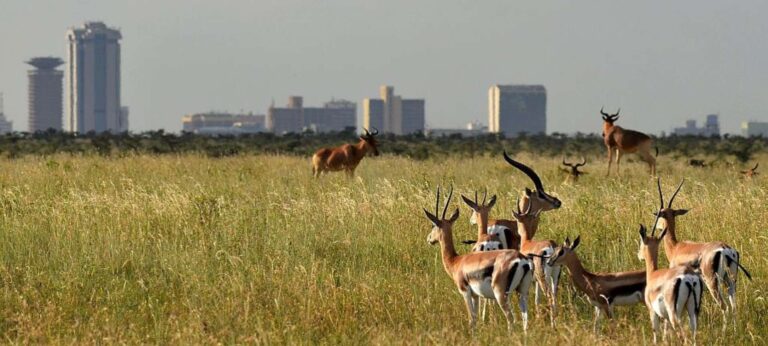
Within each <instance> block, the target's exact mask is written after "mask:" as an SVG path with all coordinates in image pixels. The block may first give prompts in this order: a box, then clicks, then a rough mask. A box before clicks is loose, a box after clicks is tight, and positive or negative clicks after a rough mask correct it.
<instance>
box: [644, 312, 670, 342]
mask: <svg viewBox="0 0 768 346" xmlns="http://www.w3.org/2000/svg"><path fill="white" fill-rule="evenodd" d="M648 313H649V314H650V317H651V327H652V328H653V343H654V344H655V343H656V342H657V341H658V340H657V339H658V335H659V325H660V321H659V316H658V315H656V313H655V312H653V310H652V309H648ZM665 329H666V328H665ZM664 335H665V336H666V331H665V333H664ZM665 339H666V337H665Z"/></svg>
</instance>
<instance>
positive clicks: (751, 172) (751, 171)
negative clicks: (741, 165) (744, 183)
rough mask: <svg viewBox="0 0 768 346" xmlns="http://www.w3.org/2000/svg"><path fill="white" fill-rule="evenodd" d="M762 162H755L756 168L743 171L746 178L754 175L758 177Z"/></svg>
mask: <svg viewBox="0 0 768 346" xmlns="http://www.w3.org/2000/svg"><path fill="white" fill-rule="evenodd" d="M759 165H760V163H759V162H758V163H755V168H752V169H748V170H746V171H741V175H743V176H744V178H745V179H752V178H753V177H754V178H756V177H757V175H758V174H760V173H757V166H759Z"/></svg>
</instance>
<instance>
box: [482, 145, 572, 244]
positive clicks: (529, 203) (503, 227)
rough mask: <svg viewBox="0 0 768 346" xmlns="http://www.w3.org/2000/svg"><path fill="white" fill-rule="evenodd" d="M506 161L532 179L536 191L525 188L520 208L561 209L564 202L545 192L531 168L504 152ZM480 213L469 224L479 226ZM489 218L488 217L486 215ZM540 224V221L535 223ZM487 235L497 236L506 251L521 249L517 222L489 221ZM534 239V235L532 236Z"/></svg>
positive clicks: (505, 220)
mask: <svg viewBox="0 0 768 346" xmlns="http://www.w3.org/2000/svg"><path fill="white" fill-rule="evenodd" d="M504 160H506V161H507V163H509V164H510V165H512V167H515V168H517V169H518V170H520V171H521V172H523V173H525V175H527V176H528V178H530V179H531V181H532V182H533V185H534V186H535V187H536V189H535V190H531V189H529V188H525V190H524V192H523V195H522V199H521V200H520V201H519V204H518V207H519V208H521V209H527V208H529V207H530V208H531V212H535V213H537V214H538V213H539V212H544V211H548V210H553V209H557V208H560V206H561V205H562V202H560V200H559V199H557V197H554V196H552V195H550V194H548V193H547V192H546V191H544V184H542V183H541V178H539V175H538V174H536V172H535V171H534V170H533V169H531V168H530V167H528V166H526V165H524V164H523V163H521V162H519V161H515V160H514V159H512V158H511V157H509V155H507V152H506V151H505V152H504ZM479 213H480V212H479V211H477V210H473V211H472V215H471V216H470V219H469V222H470V223H471V224H473V225H476V224H477V220H478V219H479V218H480V214H479ZM485 217H486V218H487V217H488V215H485ZM535 223H536V224H538V220H537V221H535ZM487 233H488V234H489V235H491V236H493V235H495V236H497V237H498V238H499V240H500V241H501V244H502V248H504V249H516V250H519V249H520V236H519V235H518V234H517V221H515V220H508V219H495V220H494V219H490V218H489V219H488V227H487ZM531 237H533V234H531Z"/></svg>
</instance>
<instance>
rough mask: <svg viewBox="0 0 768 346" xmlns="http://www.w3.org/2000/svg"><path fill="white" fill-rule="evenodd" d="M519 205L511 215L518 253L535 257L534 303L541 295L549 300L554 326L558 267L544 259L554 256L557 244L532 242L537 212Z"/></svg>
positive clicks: (537, 216) (536, 224) (551, 321)
mask: <svg viewBox="0 0 768 346" xmlns="http://www.w3.org/2000/svg"><path fill="white" fill-rule="evenodd" d="M520 204H521V203H520V201H519V200H518V203H517V211H516V212H513V213H512V215H514V217H515V220H517V233H519V234H520V252H521V253H523V254H524V255H526V256H533V257H535V258H533V264H534V272H533V275H534V278H535V279H536V295H535V302H536V304H537V305H538V304H539V299H540V297H541V296H542V295H543V296H544V297H545V298H547V299H548V300H549V308H550V314H549V316H550V323H551V324H552V326H554V324H555V314H556V313H557V310H556V309H557V307H556V303H557V284H558V281H559V280H560V265H559V264H557V263H553V264H552V265H549V264H548V262H547V261H546V260H544V259H545V258H548V257H550V256H552V254H554V252H555V247H557V244H556V243H555V242H554V241H552V240H533V236H532V234H533V233H535V232H536V228H537V227H538V220H539V215H538V214H539V211H537V212H531V205H530V204H528V209H526V210H525V211H521V210H520Z"/></svg>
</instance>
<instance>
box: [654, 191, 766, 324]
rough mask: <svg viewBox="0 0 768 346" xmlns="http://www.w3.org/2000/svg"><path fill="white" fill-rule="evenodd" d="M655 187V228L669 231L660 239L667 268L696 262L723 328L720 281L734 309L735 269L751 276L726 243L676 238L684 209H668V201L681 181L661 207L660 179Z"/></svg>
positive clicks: (669, 207)
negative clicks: (699, 241) (656, 189)
mask: <svg viewBox="0 0 768 346" xmlns="http://www.w3.org/2000/svg"><path fill="white" fill-rule="evenodd" d="M656 184H657V186H658V188H659V203H660V205H659V211H658V212H656V215H657V217H658V218H659V223H658V227H659V228H660V229H665V230H666V231H667V233H669V234H668V235H667V236H666V237H665V238H664V252H665V253H666V254H667V259H668V260H669V265H670V267H673V266H679V265H686V264H687V265H695V264H699V266H700V268H701V277H702V278H703V279H704V283H705V284H706V286H707V290H709V293H710V294H711V295H712V298H714V299H715V301H716V302H717V305H718V307H720V309H721V310H722V312H723V328H724V329H725V328H726V322H727V321H726V313H727V311H728V305H727V304H726V303H725V301H724V299H723V292H722V290H721V286H722V284H723V283H724V284H725V286H727V287H728V302H729V304H730V309H731V312H732V313H734V316H735V312H736V280H737V275H738V271H739V268H741V270H742V271H744V274H745V275H746V276H747V278H748V279H750V280H752V276H751V275H750V274H749V272H748V271H747V270H746V269H745V268H744V267H743V266H742V265H741V263H740V257H739V252H738V251H736V250H735V249H734V248H732V247H730V246H728V244H726V243H723V242H720V241H716V242H709V243H698V242H689V241H678V240H677V233H676V232H677V230H676V223H675V218H676V217H678V216H681V215H685V214H686V213H687V212H688V210H687V209H672V202H673V201H674V200H675V197H676V196H677V193H678V192H680V188H682V187H683V181H680V185H678V186H677V189H676V190H675V193H674V194H672V198H670V199H669V204H667V206H666V207H664V196H663V195H662V193H661V179H658V180H657V181H656Z"/></svg>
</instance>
